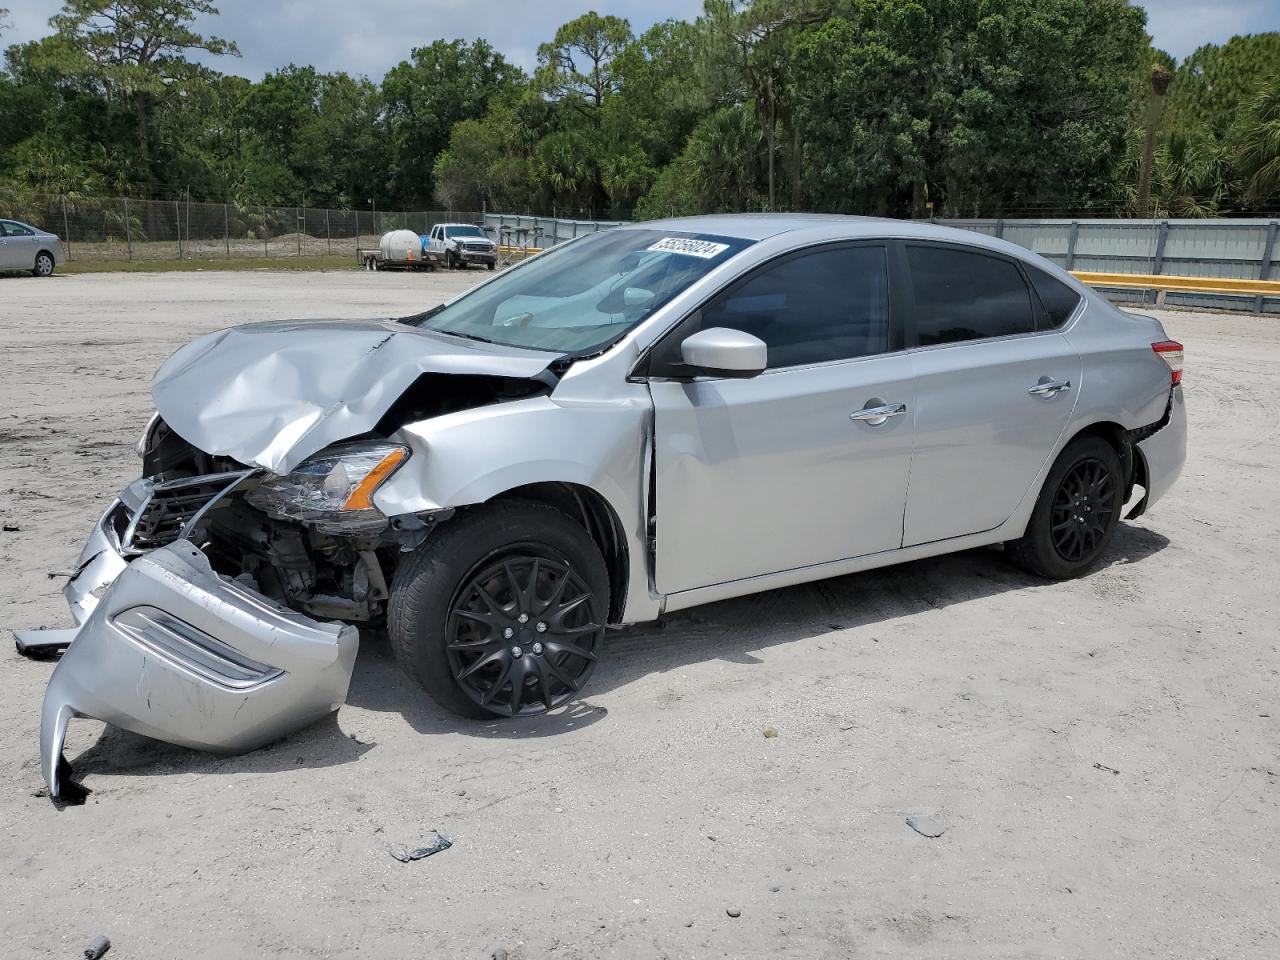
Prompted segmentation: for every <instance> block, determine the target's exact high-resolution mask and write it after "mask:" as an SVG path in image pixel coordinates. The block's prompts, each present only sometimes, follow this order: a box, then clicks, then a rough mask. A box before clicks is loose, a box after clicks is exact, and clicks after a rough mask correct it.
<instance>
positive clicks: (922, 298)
mask: <svg viewBox="0 0 1280 960" xmlns="http://www.w3.org/2000/svg"><path fill="white" fill-rule="evenodd" d="M1181 377H1182V347H1181V345H1180V344H1178V343H1176V342H1174V341H1172V340H1170V339H1169V338H1168V337H1167V336H1166V334H1165V332H1164V330H1163V329H1162V328H1161V326H1160V324H1159V323H1158V322H1157V321H1156V320H1153V319H1151V318H1149V317H1144V316H1138V315H1135V314H1131V313H1125V312H1123V311H1121V310H1118V309H1116V308H1115V307H1114V306H1112V305H1111V304H1110V303H1109V302H1108V301H1107V300H1106V299H1104V298H1103V297H1101V296H1100V295H1098V294H1096V293H1094V292H1093V291H1091V290H1090V289H1088V288H1087V287H1084V286H1082V285H1081V284H1080V283H1078V282H1077V281H1076V280H1075V279H1074V278H1072V277H1071V276H1070V275H1069V274H1067V273H1065V272H1063V271H1062V270H1060V269H1058V268H1057V267H1056V266H1054V265H1052V264H1050V263H1048V262H1046V261H1045V260H1042V259H1041V258H1039V257H1037V256H1035V255H1034V254H1032V253H1029V252H1028V251H1026V250H1023V249H1021V248H1019V247H1016V246H1013V245H1011V244H1008V243H1004V242H1002V241H1000V240H996V239H992V238H988V237H982V236H977V235H974V234H970V233H961V232H958V231H954V230H949V229H943V228H938V227H933V226H925V225H919V224H912V223H903V222H894V221H879V220H868V219H853V218H840V217H817V216H783V215H778V216H715V217H698V218H693V219H685V220H670V221H662V222H654V223H642V224H636V225H632V226H627V227H622V228H619V229H615V230H609V231H606V232H601V233H598V234H593V235H591V236H589V237H586V238H583V239H581V240H577V241H574V242H572V243H568V244H565V245H563V246H560V247H557V248H555V249H553V250H550V251H548V252H546V253H544V254H542V255H540V256H537V257H534V258H532V259H530V260H528V261H526V262H524V263H523V264H521V265H519V266H518V267H515V268H513V269H511V270H509V271H506V272H503V273H500V274H498V275H496V276H495V277H493V278H492V279H490V280H488V281H487V282H485V283H483V284H481V285H479V286H477V287H475V288H473V289H472V290H470V291H468V292H467V293H465V294H463V295H461V296H460V297H458V298H456V299H455V300H453V301H451V302H449V303H447V304H443V305H441V306H438V307H435V308H433V309H430V310H427V311H425V312H423V313H421V314H418V315H415V316H411V317H405V318H401V319H400V320H361V321H346V322H318V321H299V322H282V323H269V324H256V325H248V326H242V327H236V328H232V329H229V330H225V331H222V332H219V333H215V334H211V335H209V336H206V337H203V338H201V339H199V340H197V341H195V342H193V343H191V344H189V345H188V346H186V347H183V348H182V349H181V350H179V351H178V352H177V353H176V354H175V355H174V356H173V357H172V358H171V359H170V360H169V361H168V362H167V363H166V364H165V365H164V366H163V367H162V368H161V370H160V371H159V373H158V374H157V376H156V379H155V381H154V384H153V388H152V393H153V397H154V399H155V403H156V407H157V414H156V416H155V417H154V418H153V419H152V421H151V423H150V424H149V425H148V426H147V428H146V430H145V431H144V433H143V436H142V439H141V440H140V442H139V453H140V454H141V455H142V458H143V470H142V477H141V478H140V479H139V480H137V481H135V482H134V483H133V484H131V485H130V486H129V487H128V488H127V489H126V490H124V491H123V492H122V493H121V494H120V496H119V498H118V499H117V500H116V501H115V502H114V503H112V504H111V505H110V507H109V508H108V509H107V511H106V513H105V515H104V516H103V517H102V520H101V521H100V522H99V524H98V526H97V527H96V528H95V530H94V531H93V533H92V536H91V537H90V540H89V543H88V544H87V545H86V547H85V549H84V551H83V553H82V555H81V558H80V562H79V564H78V565H77V566H76V568H75V569H76V573H75V575H74V576H73V577H72V579H71V581H70V583H69V585H68V586H67V588H66V591H65V592H66V596H67V599H68V600H69V602H70V604H71V609H72V613H73V615H74V617H75V619H76V622H77V624H78V626H77V627H75V628H74V629H72V630H69V631H65V632H63V633H61V634H58V635H54V636H49V635H47V634H46V635H41V634H26V635H24V636H23V637H22V638H20V639H21V642H22V643H23V644H26V645H27V646H28V647H30V648H32V649H35V648H39V647H40V646H41V645H42V644H43V645H44V646H45V647H46V648H47V647H56V646H59V645H66V644H69V648H68V649H67V652H66V654H65V655H64V657H63V659H62V661H61V662H60V663H59V665H58V667H57V669H56V671H55V672H54V675H53V679H52V681H51V682H50V686H49V690H48V692H47V693H46V697H45V704H44V715H43V720H42V724H41V738H42V744H41V752H42V762H43V769H44V774H45V777H46V778H47V779H48V781H49V783H50V786H51V788H52V791H53V793H54V795H55V796H57V795H59V793H60V791H61V790H62V789H63V781H64V780H65V779H66V774H67V769H68V768H67V767H66V765H65V761H61V760H60V758H61V749H62V741H63V737H64V735H65V732H66V726H67V722H68V720H69V719H71V718H72V717H75V716H91V717H96V718H98V719H100V720H105V721H107V722H109V723H113V724H117V725H119V726H122V727H125V728H128V729H131V730H134V731H137V732H140V733H143V734H146V735H149V736H154V737H160V738H163V739H166V740H171V741H174V742H177V743H182V744H187V745H190V746H195V747H201V748H206V749H215V750H241V749H248V748H251V747H253V746H256V745H259V744H262V743H264V742H266V741H268V740H270V739H272V738H274V737H278V736H280V735H281V734H282V733H284V732H287V731H288V730H289V729H291V728H293V727H297V726H299V725H301V724H303V723H305V722H308V721H309V720H311V719H314V718H315V717H317V716H320V715H323V714H325V713H327V712H329V711H331V710H335V709H337V708H338V707H339V705H340V704H341V703H342V701H343V699H344V698H345V694H346V688H347V683H348V681H349V679H350V673H351V666H352V662H353V660H354V657H355V647H356V644H357V643H358V635H357V631H356V629H355V626H354V625H357V624H363V625H370V626H373V627H378V628H381V627H385V629H386V630H387V631H388V632H389V634H390V638H391V643H392V647H393V649H394V650H395V652H396V655H397V656H398V658H399V659H400V661H401V663H402V664H403V666H404V667H405V669H406V670H407V671H408V672H409V673H410V674H411V675H413V676H414V677H415V678H417V679H418V680H419V681H420V682H421V684H422V686H423V687H424V688H425V689H426V691H427V692H428V693H429V694H430V695H431V696H432V697H434V698H435V699H436V700H437V701H438V702H439V703H441V704H442V705H444V706H445V707H447V708H448V709H450V710H452V711H455V712H456V713H459V714H462V715H465V716H471V717H491V716H494V715H497V716H507V717H512V716H515V717H519V716H527V715H530V714H537V713H541V712H544V711H547V710H551V709H554V708H556V707H559V706H561V705H562V704H564V703H565V702H566V701H568V700H570V699H571V698H573V697H575V696H576V695H578V694H579V693H580V691H582V689H583V687H584V685H585V684H586V683H587V681H588V680H589V678H590V676H591V674H592V671H593V670H594V669H595V667H596V664H597V662H598V660H599V659H600V657H601V655H602V653H603V649H604V635H605V629H606V627H607V626H609V625H618V624H626V623H634V622H637V621H646V620H652V619H655V618H657V617H659V616H660V615H662V614H663V613H664V612H669V611H674V610H680V609H683V608H687V607H691V606H694V605H696V604H702V603H707V602H710V601H714V600H721V599H724V598H727V597H734V596H739V595H742V594H748V593H752V592H756V591H761V590H772V589H775V588H778V587H785V586H788V585H790V584H797V583H802V582H805V581H810V580H816V579H820V578H824V577H832V576H838V575H841V574H847V573H851V572H854V571H859V570H866V569H869V568H872V567H880V566H885V565H887V564H894V563H901V562H903V561H909V560H915V559H919V558H921V557H928V556H933V555H936V554H942V553H948V552H951V551H956V550H967V549H970V548H974V547H982V546H989V545H994V544H1003V546H1004V549H1005V552H1006V553H1007V555H1008V556H1009V558H1010V559H1011V560H1012V561H1014V562H1016V563H1018V564H1020V565H1022V566H1023V567H1025V568H1026V569H1028V570H1030V571H1033V572H1034V573H1036V574H1038V575H1041V576H1044V577H1048V578H1066V577H1075V576H1079V575H1081V574H1084V573H1086V572H1087V571H1088V570H1089V569H1090V568H1092V567H1093V566H1094V565H1095V564H1097V563H1098V562H1100V561H1102V560H1104V559H1105V557H1106V555H1107V547H1108V544H1109V543H1110V541H1111V539H1112V536H1113V535H1114V533H1115V530H1116V526H1117V524H1119V523H1120V522H1121V519H1122V514H1124V515H1125V516H1127V517H1134V516H1137V515H1138V514H1141V513H1142V512H1143V511H1145V510H1147V509H1149V508H1150V507H1151V506H1152V505H1153V504H1155V503H1156V501H1157V500H1159V498H1160V497H1161V496H1162V495H1163V494H1164V493H1165V492H1166V491H1167V490H1168V489H1169V487H1170V485H1171V484H1172V483H1173V482H1174V480H1175V479H1176V477H1177V476H1178V473H1179V471H1180V470H1181V468H1182V464H1183V460H1184V457H1185V448H1186V415H1185V411H1184V408H1183V397H1182V389H1181V387H1180V385H1179V384H1180V380H1181ZM1126 511H1127V512H1126ZM1031 655H1034V654H1031Z"/></svg>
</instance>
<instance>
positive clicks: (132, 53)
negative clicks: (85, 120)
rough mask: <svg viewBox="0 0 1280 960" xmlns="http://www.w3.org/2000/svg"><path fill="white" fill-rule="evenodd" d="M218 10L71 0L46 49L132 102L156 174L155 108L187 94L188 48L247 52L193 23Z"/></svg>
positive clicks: (140, 0)
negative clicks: (197, 28)
mask: <svg viewBox="0 0 1280 960" xmlns="http://www.w3.org/2000/svg"><path fill="white" fill-rule="evenodd" d="M217 12H218V10H217V8H216V7H214V6H213V5H212V4H211V3H209V2H208V0H65V2H64V4H63V7H62V12H61V13H58V14H57V15H55V16H54V17H53V18H52V19H50V21H49V24H50V26H52V27H53V28H54V30H55V31H56V33H55V34H54V36H53V37H52V38H51V39H50V42H49V43H47V44H45V45H44V47H43V48H42V54H43V55H44V56H45V57H47V58H48V61H49V63H50V64H51V65H52V66H53V67H55V68H56V69H58V70H59V71H61V72H63V73H66V74H69V75H71V76H75V77H82V78H85V79H86V80H88V81H90V82H91V83H93V84H94V85H96V86H97V87H98V88H99V89H100V91H101V93H102V95H103V96H104V97H106V98H108V99H112V98H119V99H122V100H124V101H126V102H128V103H129V104H131V106H132V110H133V118H134V125H135V136H136V141H137V152H138V157H139V160H140V163H141V166H142V168H143V170H144V171H145V172H146V173H147V174H149V173H150V169H149V168H150V166H151V164H152V162H153V160H154V153H153V147H152V142H151V139H152V138H151V134H150V128H151V121H152V116H153V113H154V112H155V111H156V110H157V109H158V108H159V107H162V106H167V105H168V104H169V103H171V102H172V100H173V99H174V98H175V97H176V96H179V95H180V94H181V92H182V90H183V89H184V87H185V85H186V83H187V82H188V81H190V80H191V79H192V78H193V76H195V75H196V73H197V71H196V69H195V65H194V64H192V63H191V61H189V60H187V59H186V56H185V55H186V54H187V53H189V52H191V51H195V50H200V51H204V52H206V53H211V54H215V55H224V54H225V55H231V56H239V50H238V49H237V48H236V45H235V44H234V43H232V42H230V41H228V40H223V39H221V38H219V37H205V36H202V35H201V34H199V33H196V32H195V31H194V30H193V29H192V27H191V25H192V23H193V21H194V20H195V18H196V17H197V16H199V15H206V16H213V15H216V14H217Z"/></svg>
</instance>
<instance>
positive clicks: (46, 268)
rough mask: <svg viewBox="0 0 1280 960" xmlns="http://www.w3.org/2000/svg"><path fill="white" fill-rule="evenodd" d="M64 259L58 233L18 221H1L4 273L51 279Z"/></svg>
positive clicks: (0, 267)
mask: <svg viewBox="0 0 1280 960" xmlns="http://www.w3.org/2000/svg"><path fill="white" fill-rule="evenodd" d="M63 259H64V255H63V252H62V241H61V240H59V239H58V235H57V234H56V233H47V232H45V231H44V230H41V229H40V228H38V227H33V226H31V225H30V224H28V223H19V222H18V221H17V220H0V273H4V272H5V271H10V270H12V271H18V270H21V271H24V272H25V271H28V270H29V271H31V273H33V274H35V275H36V276H37V277H50V276H53V269H54V267H56V266H57V265H58V264H60V263H62V261H63Z"/></svg>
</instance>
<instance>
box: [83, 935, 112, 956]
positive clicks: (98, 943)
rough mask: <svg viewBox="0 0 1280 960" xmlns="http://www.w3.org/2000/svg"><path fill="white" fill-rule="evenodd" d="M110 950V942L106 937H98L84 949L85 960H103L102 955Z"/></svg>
mask: <svg viewBox="0 0 1280 960" xmlns="http://www.w3.org/2000/svg"><path fill="white" fill-rule="evenodd" d="M110 949H111V941H110V940H108V939H107V938H106V937H97V938H95V939H94V941H93V942H92V943H91V944H89V945H88V946H87V947H85V948H84V960H101V957H102V955H103V954H104V953H106V952H107V951H108V950H110Z"/></svg>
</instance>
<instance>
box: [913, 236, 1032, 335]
mask: <svg viewBox="0 0 1280 960" xmlns="http://www.w3.org/2000/svg"><path fill="white" fill-rule="evenodd" d="M907 261H908V263H909V265H910V267H911V286H912V290H913V291H914V293H915V327H916V336H917V339H918V342H919V344H920V345H921V346H930V345H933V344H939V343H957V342H961V341H965V340H984V339H988V338H991V337H1006V336H1010V335H1012V334H1019V333H1031V332H1033V331H1034V330H1035V328H1036V323H1035V309H1034V308H1033V306H1032V301H1031V291H1030V290H1029V289H1028V288H1027V284H1026V281H1024V280H1023V279H1022V272H1021V271H1020V270H1019V269H1018V267H1017V265H1016V264H1015V263H1013V262H1012V261H1010V260H1004V259H1001V258H999V257H993V256H988V255H987V254H985V253H980V252H977V251H969V250H961V249H958V248H955V247H941V246H938V247H933V246H915V245H909V246H908V247H907Z"/></svg>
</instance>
